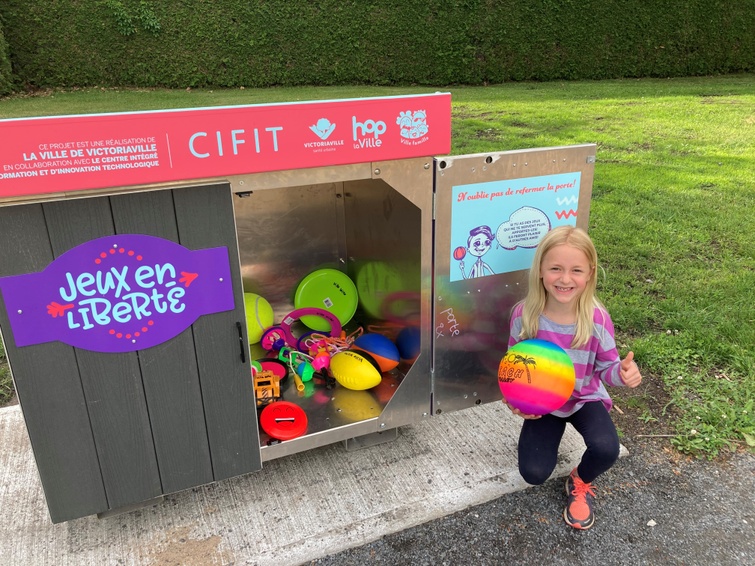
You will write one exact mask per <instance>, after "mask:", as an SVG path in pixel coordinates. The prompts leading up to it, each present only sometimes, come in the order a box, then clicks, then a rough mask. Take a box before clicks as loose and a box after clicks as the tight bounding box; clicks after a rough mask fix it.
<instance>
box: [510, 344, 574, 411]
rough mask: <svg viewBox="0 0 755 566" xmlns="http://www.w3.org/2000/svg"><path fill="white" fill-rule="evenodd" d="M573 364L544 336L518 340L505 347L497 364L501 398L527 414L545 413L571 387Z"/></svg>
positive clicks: (558, 404) (567, 394)
mask: <svg viewBox="0 0 755 566" xmlns="http://www.w3.org/2000/svg"><path fill="white" fill-rule="evenodd" d="M574 384H575V374H574V364H573V363H572V361H571V358H569V355H568V354H567V353H566V351H565V350H564V349H563V348H561V347H560V346H557V345H556V344H553V343H552V342H548V341H547V340H540V339H538V338H533V339H530V340H522V341H521V342H518V343H517V344H514V345H513V346H512V347H511V348H509V349H508V351H507V352H506V354H504V356H503V358H502V359H501V363H500V364H499V366H498V386H499V387H500V388H501V393H502V394H503V398H504V399H506V401H507V402H508V403H509V404H510V405H511V406H512V407H514V408H516V409H519V410H520V411H521V412H522V413H525V414H528V415H546V414H548V413H552V412H553V411H555V410H557V409H558V408H559V407H561V406H562V405H563V404H564V403H565V402H566V401H567V400H568V399H569V397H570V396H571V394H572V392H573V391H574Z"/></svg>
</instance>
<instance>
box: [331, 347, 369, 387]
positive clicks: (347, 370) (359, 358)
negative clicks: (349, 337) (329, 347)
mask: <svg viewBox="0 0 755 566" xmlns="http://www.w3.org/2000/svg"><path fill="white" fill-rule="evenodd" d="M370 358H372V356H370V355H369V354H368V353H367V352H354V351H352V350H346V351H345V352H338V353H337V354H336V355H334V356H333V357H332V358H331V360H330V372H331V373H332V374H333V377H334V378H335V379H336V381H337V382H338V383H339V384H340V385H342V386H343V387H345V388H347V389H353V390H355V391H361V390H364V389H370V388H372V387H375V386H376V385H377V384H378V383H380V380H381V379H382V376H381V375H380V368H379V366H378V365H377V362H376V361H375V360H371V359H370Z"/></svg>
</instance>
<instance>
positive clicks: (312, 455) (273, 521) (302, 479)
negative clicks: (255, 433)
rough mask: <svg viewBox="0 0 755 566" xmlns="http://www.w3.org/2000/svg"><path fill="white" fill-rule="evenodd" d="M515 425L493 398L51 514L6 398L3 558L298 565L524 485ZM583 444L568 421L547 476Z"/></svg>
mask: <svg viewBox="0 0 755 566" xmlns="http://www.w3.org/2000/svg"><path fill="white" fill-rule="evenodd" d="M520 426H521V421H520V419H518V418H517V417H514V416H513V415H511V414H510V413H509V411H507V410H505V408H504V407H503V406H502V405H501V404H500V403H491V404H488V405H482V406H478V407H474V408H471V409H466V410H463V411H458V412H455V413H448V414H443V415H441V416H436V417H431V418H429V419H427V420H426V421H423V422H421V423H417V424H414V425H411V426H407V427H403V428H401V429H400V433H399V437H398V438H397V439H396V440H393V441H392V442H389V443H386V444H382V445H379V446H372V447H369V448H363V449H361V450H356V451H346V450H345V449H344V447H343V446H342V445H341V444H334V445H331V446H326V447H323V448H318V449H314V450H310V451H308V452H303V453H300V454H296V455H293V456H288V457H285V458H280V459H278V460H273V461H271V462H266V463H265V464H264V467H263V469H262V470H261V471H259V472H256V473H253V474H248V475H245V476H241V477H238V478H233V479H230V480H225V481H222V482H218V483H215V484H211V485H207V486H203V487H200V488H196V489H192V490H186V491H183V492H180V493H177V494H174V495H170V496H166V497H165V498H164V499H163V500H162V501H160V502H159V503H156V504H153V505H150V506H148V507H143V508H141V509H138V510H135V511H132V512H129V513H124V514H120V515H115V516H111V517H107V518H102V519H100V518H97V517H96V516H92V517H85V518H82V519H77V520H74V521H69V522H67V523H63V524H57V525H53V524H52V523H51V522H50V518H49V515H48V512H47V507H46V504H45V499H44V494H43V492H42V487H41V484H40V482H39V477H38V475H37V470H36V466H35V463H34V457H33V454H32V451H31V447H30V444H29V438H28V435H27V433H26V428H25V426H24V421H23V416H22V414H21V410H20V408H19V407H18V406H14V407H6V408H3V409H0V447H2V448H3V450H2V451H1V452H0V557H2V559H1V560H2V562H3V563H4V564H11V565H29V564H34V565H35V566H43V565H50V566H53V565H54V566H67V565H71V566H74V565H75V566H86V565H92V566H95V565H96V566H102V565H110V564H113V565H115V564H118V565H168V564H179V563H180V564H182V565H189V566H191V565H197V566H199V565H201V566H206V565H209V564H218V565H220V564H229V563H234V564H250V565H259V566H267V565H271V566H272V565H275V566H286V565H296V564H301V563H303V562H306V561H308V560H312V559H315V558H319V557H323V556H327V555H330V554H333V553H336V552H340V551H342V550H345V549H348V548H353V547H356V546H360V545H363V544H365V543H368V542H370V541H373V540H376V539H378V538H379V537H381V536H383V535H385V534H389V533H395V532H399V531H402V530H404V529H406V528H409V527H412V526H415V525H418V524H421V523H424V522H427V521H430V520H433V519H437V518H439V517H443V516H446V515H448V514H450V513H453V512H455V511H459V510H461V509H465V508H467V507H469V506H472V505H478V504H480V503H483V502H486V501H490V500H493V499H495V498H497V497H500V496H501V495H503V494H506V493H511V492H514V491H518V490H521V489H523V488H525V487H526V484H524V482H523V481H522V479H521V477H520V476H519V474H518V472H517V469H516V440H517V437H518V431H519V427H520ZM583 449H584V445H583V444H582V440H581V438H580V437H579V436H578V435H577V434H576V433H575V432H574V431H573V430H572V429H571V428H569V429H568V430H567V435H566V437H565V439H564V442H563V444H562V452H561V455H560V458H559V465H558V467H557V469H556V471H555V473H554V475H557V476H565V475H566V474H567V473H568V471H569V470H570V469H571V468H572V467H573V466H574V465H575V463H576V461H577V460H578V458H579V455H580V454H581V452H582V450H583Z"/></svg>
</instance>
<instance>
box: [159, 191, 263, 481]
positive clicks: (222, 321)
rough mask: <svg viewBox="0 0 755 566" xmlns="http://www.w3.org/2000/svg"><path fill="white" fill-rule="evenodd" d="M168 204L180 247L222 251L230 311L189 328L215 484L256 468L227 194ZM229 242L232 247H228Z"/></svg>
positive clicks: (183, 196)
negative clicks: (228, 275) (232, 304)
mask: <svg viewBox="0 0 755 566" xmlns="http://www.w3.org/2000/svg"><path fill="white" fill-rule="evenodd" d="M173 200H174V203H175V207H176V218H177V219H178V235H179V241H180V243H181V245H182V246H185V247H187V248H189V249H196V248H199V247H201V248H211V247H216V246H227V247H228V252H229V253H230V255H231V257H230V262H231V277H232V278H233V292H234V296H236V297H237V301H236V309H235V310H234V311H229V312H221V313H217V314H215V315H213V316H204V317H201V318H199V319H198V320H197V321H196V322H195V323H194V325H193V327H192V328H193V331H194V338H195V340H194V342H195V346H196V352H197V363H198V365H199V374H200V376H201V383H202V398H203V400H204V408H205V420H206V422H207V434H208V436H209V439H210V453H211V454H212V466H213V473H214V475H215V479H216V480H220V479H225V478H229V477H233V476H237V475H240V474H243V473H245V472H247V471H249V470H250V469H254V470H258V469H260V468H261V467H262V464H261V454H260V450H259V442H260V441H259V429H258V424H257V412H256V408H255V401H254V390H253V389H252V387H251V383H252V377H251V365H250V361H249V349H248V348H246V346H245V350H246V351H245V354H246V355H245V359H246V362H245V363H243V364H242V363H241V359H240V348H239V335H238V329H237V327H236V323H241V326H240V327H241V331H242V332H243V343H244V344H247V336H246V322H245V315H244V301H243V298H241V297H243V289H242V287H241V267H240V264H239V255H238V248H237V246H236V245H235V242H236V224H235V221H234V217H233V203H232V201H231V193H230V190H227V191H221V190H218V189H217V188H216V187H211V186H210V187H197V188H193V189H191V190H182V189H176V190H174V191H173ZM229 241H232V242H234V245H232V246H230V245H229V244H228V242H229Z"/></svg>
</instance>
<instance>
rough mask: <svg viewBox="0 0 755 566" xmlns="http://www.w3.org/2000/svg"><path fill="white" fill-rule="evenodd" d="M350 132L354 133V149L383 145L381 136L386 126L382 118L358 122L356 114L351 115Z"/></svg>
mask: <svg viewBox="0 0 755 566" xmlns="http://www.w3.org/2000/svg"><path fill="white" fill-rule="evenodd" d="M351 125H352V132H353V134H354V149H365V148H368V147H380V146H381V145H383V142H382V140H381V139H380V136H382V135H383V134H384V133H385V131H386V129H387V126H386V125H385V122H383V121H382V120H378V121H375V120H365V121H363V122H360V121H358V120H357V117H356V116H352V117H351Z"/></svg>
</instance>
